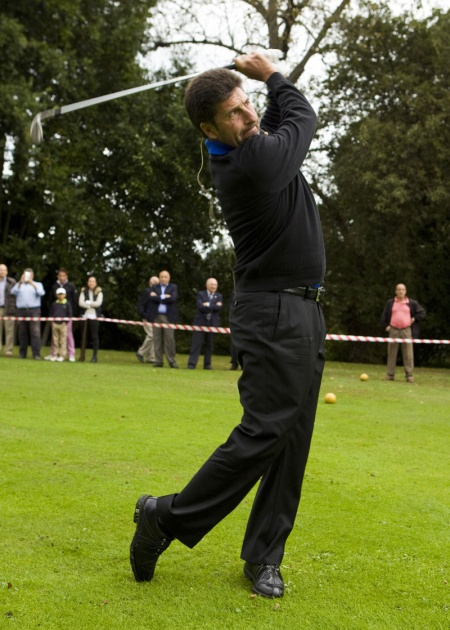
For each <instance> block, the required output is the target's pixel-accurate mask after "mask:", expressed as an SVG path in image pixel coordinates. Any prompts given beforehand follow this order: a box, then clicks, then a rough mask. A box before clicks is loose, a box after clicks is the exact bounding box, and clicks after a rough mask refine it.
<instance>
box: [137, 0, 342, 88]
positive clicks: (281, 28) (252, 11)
mask: <svg viewBox="0 0 450 630" xmlns="http://www.w3.org/2000/svg"><path fill="white" fill-rule="evenodd" d="M349 4H350V0H334V1H333V2H324V1H323V0H315V1H314V2H308V1H302V0H301V1H298V0H240V1H238V2H223V0H210V1H209V2H203V0H190V2H189V3H188V4H186V2H184V0H161V1H160V2H158V4H157V5H156V6H155V9H154V11H153V12H152V13H153V20H152V26H151V38H150V42H149V46H148V50H149V51H154V50H158V49H161V48H168V47H169V48H176V47H180V46H188V49H189V50H191V49H192V47H193V46H194V47H195V46H197V47H201V49H202V51H208V49H209V50H210V49H211V47H213V48H214V47H215V48H217V47H219V48H221V49H224V50H226V51H230V52H231V53H233V54H240V53H242V52H243V51H244V50H248V49H252V48H261V47H263V48H276V49H278V50H281V51H282V52H283V54H284V57H285V59H286V60H287V66H288V67H289V79H290V80H291V81H292V82H293V83H296V82H297V81H298V79H299V78H300V77H301V75H302V74H303V72H304V70H305V66H306V64H307V63H308V61H309V60H310V59H311V58H312V57H313V56H314V55H316V54H321V52H322V48H323V46H324V45H325V42H326V38H327V36H328V34H329V31H330V30H331V29H332V27H333V25H334V24H335V23H336V22H337V21H338V19H339V18H340V16H341V15H343V14H344V12H345V9H346V8H347V7H348V5H349ZM206 54H208V53H207V52H206ZM215 65H217V64H215Z"/></svg>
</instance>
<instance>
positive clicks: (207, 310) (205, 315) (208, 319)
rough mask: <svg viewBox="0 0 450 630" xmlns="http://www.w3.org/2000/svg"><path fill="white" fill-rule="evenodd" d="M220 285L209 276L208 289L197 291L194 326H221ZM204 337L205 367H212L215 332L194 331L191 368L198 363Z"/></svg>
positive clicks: (190, 360)
mask: <svg viewBox="0 0 450 630" xmlns="http://www.w3.org/2000/svg"><path fill="white" fill-rule="evenodd" d="M218 286H219V285H218V282H217V280H216V279H215V278H208V280H207V281H206V291H199V292H198V293H197V312H196V313H195V316H194V322H193V324H194V326H212V327H215V328H216V327H218V326H220V311H221V310H222V306H223V298H222V294H221V293H217V288H218ZM203 339H204V340H205V356H204V360H203V369H204V370H210V369H211V357H212V351H213V344H214V333H212V332H203V331H195V332H193V333H192V343H191V351H190V353H189V360H188V368H189V369H190V370H194V369H195V367H196V365H197V361H198V357H199V354H200V351H201V349H202V344H203Z"/></svg>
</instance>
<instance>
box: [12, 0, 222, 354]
mask: <svg viewBox="0 0 450 630" xmlns="http://www.w3.org/2000/svg"><path fill="white" fill-rule="evenodd" d="M153 3H154V2H153V0H145V1H143V0H133V2H126V3H118V2H113V1H112V0H95V1H91V0H89V2H87V1H85V0H77V1H75V2H72V1H71V2H62V3H61V2H58V3H55V2H51V1H50V0H47V1H45V2H44V1H43V2H38V3H37V4H36V5H35V6H33V10H30V7H29V6H28V5H26V4H25V2H21V1H19V2H15V3H12V2H7V3H6V5H5V4H4V5H2V17H5V20H4V22H2V27H1V29H0V49H1V50H2V52H3V59H4V65H3V66H2V69H1V70H0V72H1V73H5V78H8V79H9V84H8V83H7V84H6V87H4V88H3V92H4V98H1V96H2V94H1V92H0V115H1V116H2V118H1V122H2V127H1V131H2V135H3V134H4V136H5V137H6V136H8V137H9V144H10V146H11V153H12V161H11V162H10V164H9V168H10V171H11V172H10V174H9V175H7V176H6V177H4V178H3V179H2V192H1V194H2V198H3V200H4V202H3V204H2V205H1V206H0V213H1V214H0V232H1V236H0V258H1V259H2V261H5V262H7V263H8V265H9V267H10V270H11V272H12V273H13V274H19V273H20V271H21V269H22V268H23V267H24V266H28V265H31V266H33V267H34V268H35V271H36V277H37V278H39V280H42V281H43V282H44V283H45V285H46V286H47V287H48V286H50V285H51V284H52V283H53V281H54V277H55V271H56V270H57V269H58V268H59V267H60V266H63V267H65V268H67V269H68V271H69V275H70V279H71V280H72V281H73V282H75V284H76V285H77V286H78V287H81V286H83V285H84V282H85V279H86V275H87V274H89V273H94V274H95V275H96V276H97V279H98V282H99V284H100V285H101V286H102V287H103V289H104V294H105V309H104V310H105V314H107V315H108V314H110V315H112V316H116V317H117V316H119V317H126V318H129V317H133V318H135V317H136V316H137V312H136V309H135V305H136V302H137V298H138V295H139V292H140V291H141V290H142V288H144V287H145V286H147V284H148V278H149V276H150V275H153V274H155V273H157V272H158V271H159V270H160V269H161V268H168V269H169V270H170V272H171V274H172V278H173V280H174V282H176V283H177V284H179V286H180V290H181V299H180V302H181V303H182V304H183V303H185V302H187V303H188V304H189V303H190V300H191V288H190V287H191V286H192V283H193V282H194V283H197V282H199V281H200V280H202V284H204V278H197V277H196V276H197V273H198V270H199V268H200V267H201V256H200V254H199V252H198V248H197V246H196V244H197V243H198V246H199V247H201V246H202V245H207V244H209V243H210V241H211V239H212V237H213V235H214V234H216V233H218V231H219V229H220V227H221V224H220V223H211V222H210V220H209V217H208V205H207V202H206V201H205V200H204V199H203V198H202V197H200V196H199V194H198V187H197V184H196V182H195V173H196V172H197V170H198V167H199V162H200V155H199V137H198V136H197V133H196V132H195V130H194V129H193V128H191V125H190V123H189V121H188V120H187V117H186V116H185V113H184V108H183V91H184V85H181V86H171V87H168V88H167V89H160V90H158V91H154V92H153V91H151V92H145V93H141V94H139V95H135V96H133V97H126V98H124V99H123V100H117V101H113V102H110V103H107V104H104V105H100V106H96V107H92V108H88V109H83V110H80V111H77V112H72V113H70V114H66V115H64V116H61V117H59V118H54V119H50V120H48V121H45V122H44V124H43V128H44V142H43V144H41V145H40V146H39V147H34V146H31V145H30V142H29V137H28V129H29V125H30V122H31V118H32V116H34V114H36V113H37V112H38V111H42V110H44V109H47V108H50V107H53V106H55V105H56V104H59V105H62V104H65V103H72V102H77V101H80V100H83V99H86V98H90V97H93V96H97V95H102V94H107V93H110V92H114V91H119V90H122V89H125V88H127V87H133V86H135V85H141V84H143V83H146V82H149V81H150V80H155V79H161V78H164V77H163V75H158V76H151V77H150V76H149V75H148V74H147V73H145V72H144V71H143V70H142V68H140V67H139V65H138V63H137V59H136V57H137V54H138V53H139V52H142V51H143V50H144V48H145V44H146V38H147V35H146V28H147V23H146V18H147V15H148V10H149V8H150V7H151V6H152V5H153ZM189 70H190V69H189V68H188V67H186V65H182V64H180V65H176V67H175V68H174V70H173V73H174V75H176V76H178V75H180V74H181V75H182V74H186V72H187V71H189ZM20 89H22V91H24V94H22V92H21V91H20ZM12 102H13V103H15V105H14V107H12V105H11V103H12ZM194 286H195V284H194ZM127 339H128V336H127V335H126V334H121V335H119V336H117V335H115V336H114V338H111V339H110V340H109V343H112V344H116V345H117V344H122V345H123V344H127V343H128V341H127ZM129 341H130V342H133V343H134V342H135V336H134V335H131V339H130V340H129ZM106 343H108V342H107V341H106Z"/></svg>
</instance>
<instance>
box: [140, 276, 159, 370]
mask: <svg viewBox="0 0 450 630" xmlns="http://www.w3.org/2000/svg"><path fill="white" fill-rule="evenodd" d="M157 284H159V278H158V276H152V277H151V278H150V280H149V282H148V287H147V288H146V289H144V290H143V291H142V293H141V295H140V297H139V302H138V311H139V315H140V316H141V317H142V321H143V322H144V323H145V324H146V323H149V322H150V321H151V320H150V317H151V305H152V302H151V301H150V293H151V291H152V287H154V286H156V285H157ZM144 332H145V339H144V343H143V344H142V346H141V347H140V348H139V349H138V351H137V352H136V357H137V359H138V361H140V362H141V363H145V362H147V363H154V362H155V347H154V345H153V326H151V325H148V326H144Z"/></svg>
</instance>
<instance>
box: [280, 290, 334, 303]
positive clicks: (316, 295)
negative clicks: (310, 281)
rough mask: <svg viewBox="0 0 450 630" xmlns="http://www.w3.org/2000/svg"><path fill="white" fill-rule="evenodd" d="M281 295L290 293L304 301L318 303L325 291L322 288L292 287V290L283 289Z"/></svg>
mask: <svg viewBox="0 0 450 630" xmlns="http://www.w3.org/2000/svg"><path fill="white" fill-rule="evenodd" d="M281 293H290V294H291V295H297V296H298V297H302V298H305V299H306V300H313V301H314V302H320V300H321V299H322V298H323V295H324V293H325V289H324V288H323V287H316V288H314V287H293V288H292V289H283V290H282V291H281Z"/></svg>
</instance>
